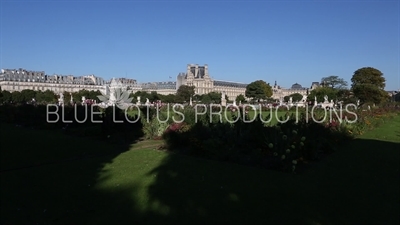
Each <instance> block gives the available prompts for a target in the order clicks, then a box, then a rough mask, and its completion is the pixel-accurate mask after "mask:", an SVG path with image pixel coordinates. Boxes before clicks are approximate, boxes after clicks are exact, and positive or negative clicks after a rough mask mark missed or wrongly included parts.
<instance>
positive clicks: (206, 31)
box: [0, 0, 400, 90]
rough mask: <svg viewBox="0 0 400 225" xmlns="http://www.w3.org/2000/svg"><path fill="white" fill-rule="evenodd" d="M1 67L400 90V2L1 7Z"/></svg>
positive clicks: (9, 4)
mask: <svg viewBox="0 0 400 225" xmlns="http://www.w3.org/2000/svg"><path fill="white" fill-rule="evenodd" d="M0 2H1V13H0V14H1V30H0V37H1V59H0V62H1V65H0V66H1V67H2V68H9V69H12V68H25V69H28V70H40V71H45V72H46V73H47V74H53V73H57V74H63V75H68V74H73V75H76V76H80V75H87V74H95V75H96V76H100V77H103V78H105V79H110V78H112V77H128V78H133V79H137V80H138V81H139V82H150V81H169V80H171V79H169V77H170V76H171V77H173V79H175V78H176V76H177V75H178V73H179V72H186V71H185V70H186V65H187V64H188V63H194V64H200V65H203V64H208V66H209V72H210V75H211V76H212V77H213V78H214V79H218V80H228V81H237V82H244V83H250V82H252V81H255V80H260V79H261V80H265V81H266V82H268V83H271V84H273V83H274V81H275V80H276V81H277V82H278V84H279V85H281V86H284V87H290V86H291V85H292V84H293V83H295V82H298V83H300V84H302V85H303V86H306V87H309V86H310V85H311V82H313V81H320V80H321V78H322V77H326V76H330V75H336V76H339V77H341V78H344V79H345V80H347V81H348V82H350V79H351V76H352V75H353V73H354V71H355V70H357V69H359V68H361V67H366V66H370V67H375V68H377V69H379V70H380V71H382V72H383V73H384V76H385V78H386V81H387V82H386V88H385V89H387V90H397V89H400V79H399V77H400V71H399V62H400V55H399V54H400V47H399V39H400V37H399V25H400V20H399V12H400V4H399V1H298V2H296V1H281V2H280V1H218V0H216V1H114V2H113V1H96V0H93V1H17V0H13V1H4V0H3V1H0Z"/></svg>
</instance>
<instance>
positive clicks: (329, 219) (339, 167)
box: [0, 116, 400, 224]
mask: <svg viewBox="0 0 400 225" xmlns="http://www.w3.org/2000/svg"><path fill="white" fill-rule="evenodd" d="M399 125H400V116H397V117H396V118H395V119H394V120H393V121H392V122H390V123H386V124H383V125H382V126H381V127H379V128H378V129H376V130H373V131H370V132H368V133H366V134H365V135H364V136H362V137H361V138H359V139H357V140H354V141H353V142H351V143H349V144H348V145H347V146H346V147H345V148H342V149H339V150H338V151H337V152H335V153H333V154H332V155H330V156H329V157H327V158H325V159H323V160H322V161H320V162H318V163H314V164H312V165H310V168H309V169H308V170H306V171H304V173H302V174H297V175H293V174H285V173H280V172H274V171H266V170H262V169H256V168H249V167H244V166H239V165H234V164H228V163H221V162H214V161H208V160H203V159H197V158H192V157H188V156H183V155H178V154H170V153H166V152H162V151H158V150H156V149H155V148H156V146H157V145H158V144H160V141H147V142H139V143H137V144H132V145H118V146H116V145H112V144H108V143H103V142H90V141H89V140H85V139H80V138H74V137H69V136H65V135H62V134H60V133H58V132H48V131H37V130H27V129H24V128H17V127H13V126H9V125H3V124H2V126H1V129H2V135H1V160H2V161H1V163H2V164H1V170H2V172H1V173H0V176H1V177H0V179H1V181H0V184H1V189H0V190H1V191H0V194H1V214H0V216H1V219H0V220H1V223H2V224H83V223H90V224H120V223H130V224H135V223H145V224H150V223H153V224H154V223H157V224H176V223H182V224H204V223H212V224H216V223H218V224H225V223H226V224H255V223H258V224H268V223H269V224H284V223H293V224H399V217H398V211H399V209H400V198H399V191H398V190H399V184H400V183H399V176H400V173H399V160H400V152H399V149H400V148H399V147H400V136H399V135H400V134H399V133H398V132H399V129H398V127H399ZM26 141H28V142H26ZM83 152H86V154H88V155H90V156H91V157H83ZM71 158H74V159H75V160H66V159H71ZM47 162H53V163H51V164H50V163H47ZM32 164H33V165H36V164H40V165H36V166H34V167H29V168H25V169H17V170H16V168H22V167H27V166H30V165H32ZM7 169H15V170H9V171H5V170H7Z"/></svg>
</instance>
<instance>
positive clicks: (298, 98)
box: [283, 93, 303, 102]
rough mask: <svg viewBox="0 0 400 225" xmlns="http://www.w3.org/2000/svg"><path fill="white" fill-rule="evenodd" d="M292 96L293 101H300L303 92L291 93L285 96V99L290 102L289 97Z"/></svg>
mask: <svg viewBox="0 0 400 225" xmlns="http://www.w3.org/2000/svg"><path fill="white" fill-rule="evenodd" d="M290 97H292V101H293V102H298V101H300V100H301V99H303V95H301V94H299V93H294V94H291V95H289V96H285V97H284V98H283V99H284V101H286V102H288V101H289V99H290Z"/></svg>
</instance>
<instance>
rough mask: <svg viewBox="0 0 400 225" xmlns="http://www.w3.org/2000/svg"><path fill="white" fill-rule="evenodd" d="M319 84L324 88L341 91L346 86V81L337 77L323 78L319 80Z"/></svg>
mask: <svg viewBox="0 0 400 225" xmlns="http://www.w3.org/2000/svg"><path fill="white" fill-rule="evenodd" d="M321 84H323V86H325V87H331V88H334V89H343V88H345V87H346V86H347V81H345V80H344V79H343V78H339V77H338V76H329V77H323V78H322V79H321Z"/></svg>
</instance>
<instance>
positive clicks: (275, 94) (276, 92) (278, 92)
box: [271, 81, 319, 100]
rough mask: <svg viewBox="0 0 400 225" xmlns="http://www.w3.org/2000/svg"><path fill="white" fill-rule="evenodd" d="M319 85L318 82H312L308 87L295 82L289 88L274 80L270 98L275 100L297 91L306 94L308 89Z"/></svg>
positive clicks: (310, 89) (308, 91)
mask: <svg viewBox="0 0 400 225" xmlns="http://www.w3.org/2000/svg"><path fill="white" fill-rule="evenodd" d="M317 87H319V83H318V82H313V83H312V84H311V87H310V88H305V87H302V86H301V85H300V84H298V83H295V84H293V85H292V87H291V88H283V87H281V86H279V85H278V84H277V82H276V81H275V85H274V86H273V87H272V96H271V98H273V99H275V100H282V99H283V98H284V97H285V96H289V95H292V94H295V93H299V94H301V95H308V94H309V93H310V91H312V90H314V89H315V88H317Z"/></svg>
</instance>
